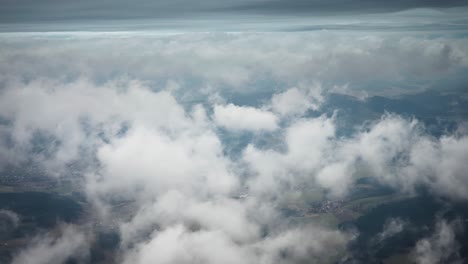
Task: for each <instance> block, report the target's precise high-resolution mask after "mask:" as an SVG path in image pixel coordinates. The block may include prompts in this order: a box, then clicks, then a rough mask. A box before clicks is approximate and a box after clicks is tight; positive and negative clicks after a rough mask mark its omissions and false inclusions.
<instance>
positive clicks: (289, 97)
mask: <svg viewBox="0 0 468 264" xmlns="http://www.w3.org/2000/svg"><path fill="white" fill-rule="evenodd" d="M321 91H322V87H321V85H319V84H314V86H312V87H310V88H308V89H299V88H296V87H293V88H290V89H288V90H286V91H285V92H282V93H278V94H275V95H273V97H272V98H271V108H272V109H273V111H275V112H277V113H279V114H280V115H282V116H288V115H302V114H304V113H305V112H306V111H307V110H309V109H312V110H317V109H318V108H319V107H320V103H322V101H323V100H324V98H323V96H322V95H321Z"/></svg>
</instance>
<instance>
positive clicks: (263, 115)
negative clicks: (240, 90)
mask: <svg viewBox="0 0 468 264" xmlns="http://www.w3.org/2000/svg"><path fill="white" fill-rule="evenodd" d="M214 120H215V121H216V123H217V124H218V125H219V126H222V127H224V128H226V129H230V130H239V131H240V130H247V131H254V132H258V131H273V130H276V129H277V128H278V124H277V122H278V120H277V117H276V116H275V115H274V114H273V113H271V112H268V111H265V110H261V109H257V108H254V107H249V106H237V105H233V104H228V105H215V106H214Z"/></svg>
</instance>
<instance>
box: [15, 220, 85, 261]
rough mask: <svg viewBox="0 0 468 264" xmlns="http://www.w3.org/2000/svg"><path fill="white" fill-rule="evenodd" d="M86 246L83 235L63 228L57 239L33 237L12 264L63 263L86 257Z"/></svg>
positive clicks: (73, 228)
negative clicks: (72, 258)
mask: <svg viewBox="0 0 468 264" xmlns="http://www.w3.org/2000/svg"><path fill="white" fill-rule="evenodd" d="M88 246H89V245H87V240H86V236H85V235H84V233H82V232H81V231H79V230H78V229H77V228H76V227H73V226H65V227H64V228H63V230H61V233H60V235H59V236H58V237H55V236H54V235H52V234H49V235H45V236H39V237H35V238H34V239H33V240H32V241H31V242H30V243H29V245H28V246H27V247H26V248H24V249H23V250H21V251H20V252H19V253H18V254H17V255H16V256H15V257H14V259H13V261H12V264H32V263H35V264H46V263H56V264H60V263H65V262H66V261H67V260H68V259H69V258H71V257H74V258H78V259H79V258H82V257H86V255H87V254H88V253H87V250H88Z"/></svg>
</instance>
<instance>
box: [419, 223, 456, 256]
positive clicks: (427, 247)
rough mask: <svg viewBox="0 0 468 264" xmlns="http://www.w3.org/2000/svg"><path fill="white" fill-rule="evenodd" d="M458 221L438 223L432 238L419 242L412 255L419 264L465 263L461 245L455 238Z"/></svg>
mask: <svg viewBox="0 0 468 264" xmlns="http://www.w3.org/2000/svg"><path fill="white" fill-rule="evenodd" d="M456 224H457V223H456V221H454V222H451V223H447V222H446V221H445V220H440V221H439V222H437V225H436V230H435V231H434V233H433V234H432V236H430V237H427V238H424V239H421V240H419V241H418V242H417V243H416V247H415V248H414V250H413V252H412V255H413V257H414V259H415V261H416V263H418V264H436V263H447V262H450V263H454V264H456V263H463V261H462V260H461V259H460V256H459V253H458V250H459V249H460V245H459V243H458V242H457V240H456V238H455V229H456Z"/></svg>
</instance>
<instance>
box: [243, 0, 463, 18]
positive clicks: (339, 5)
mask: <svg viewBox="0 0 468 264" xmlns="http://www.w3.org/2000/svg"><path fill="white" fill-rule="evenodd" d="M466 5H468V1H465V0H448V1H438V0H429V1H424V0H410V1H405V0H399V1H383V0H378V1H373V0H332V1H323V0H292V1H288V0H273V1H258V2H252V3H248V4H246V5H241V6H239V7H237V9H238V10H246V11H247V10H251V11H256V12H269V13H302V14H304V13H310V14H328V15H330V14H343V13H380V12H396V11H402V10H407V9H412V8H450V7H460V6H466Z"/></svg>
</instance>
